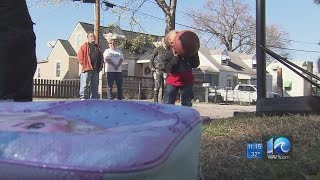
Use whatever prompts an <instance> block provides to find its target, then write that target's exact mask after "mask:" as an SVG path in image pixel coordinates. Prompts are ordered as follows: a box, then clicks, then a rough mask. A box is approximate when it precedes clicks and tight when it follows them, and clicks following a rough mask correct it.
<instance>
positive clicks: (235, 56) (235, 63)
mask: <svg viewBox="0 0 320 180" xmlns="http://www.w3.org/2000/svg"><path fill="white" fill-rule="evenodd" d="M199 51H200V52H201V53H202V54H203V55H204V56H205V57H206V58H207V59H208V60H209V61H210V62H211V63H212V64H213V65H214V66H215V67H216V68H217V69H219V71H229V72H237V73H241V74H251V75H254V74H256V72H255V70H253V69H251V68H250V67H249V66H247V65H246V64H245V63H244V62H243V61H242V59H241V58H240V55H241V54H239V53H234V52H229V51H228V54H229V55H228V56H229V57H230V58H231V61H230V62H229V65H228V66H226V65H221V63H220V60H218V59H215V58H213V56H212V55H216V54H217V53H222V52H223V50H212V49H208V48H205V47H201V48H200V50H199Z"/></svg>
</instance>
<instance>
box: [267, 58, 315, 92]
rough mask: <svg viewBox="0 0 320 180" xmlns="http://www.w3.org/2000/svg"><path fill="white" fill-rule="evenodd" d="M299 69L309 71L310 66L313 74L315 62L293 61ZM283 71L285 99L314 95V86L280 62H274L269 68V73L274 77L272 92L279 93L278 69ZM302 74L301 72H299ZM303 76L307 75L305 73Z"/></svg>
mask: <svg viewBox="0 0 320 180" xmlns="http://www.w3.org/2000/svg"><path fill="white" fill-rule="evenodd" d="M292 62H293V63H294V64H296V65H297V66H299V67H302V68H304V69H307V66H308V64H310V65H309V66H310V67H311V69H310V72H313V70H312V69H313V68H312V66H313V62H310V61H292ZM278 68H281V69H282V84H283V96H284V97H292V96H309V95H311V94H312V86H311V83H309V82H308V81H306V80H305V79H303V78H302V77H300V76H299V75H298V74H296V73H295V72H293V71H292V70H291V69H289V68H288V67H286V66H285V65H283V64H281V63H280V62H278V61H276V60H275V61H273V62H271V63H270V64H269V65H268V66H267V69H266V70H267V71H268V72H269V73H270V74H271V76H272V79H273V81H272V90H273V91H275V92H276V91H277V88H278V87H277V79H278V75H277V74H278V73H277V69H278ZM298 71H299V70H298ZM299 72H301V71H299ZM303 75H305V74H304V73H303Z"/></svg>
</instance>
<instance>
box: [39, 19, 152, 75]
mask: <svg viewBox="0 0 320 180" xmlns="http://www.w3.org/2000/svg"><path fill="white" fill-rule="evenodd" d="M117 28H118V29H119V31H121V33H123V34H124V36H125V37H126V38H128V39H130V38H134V37H136V36H137V35H138V34H141V33H137V32H131V31H125V30H121V29H120V28H119V27H117ZM108 30H109V29H108V27H103V26H101V27H100V37H99V42H100V47H101V49H102V52H104V50H105V49H107V48H108V43H107V41H106V39H105V38H104V36H103V34H105V32H108ZM93 31H94V26H93V24H88V23H84V22H79V23H78V24H77V25H76V27H75V29H74V30H73V31H72V33H71V35H70V37H69V39H68V40H62V39H58V40H57V42H56V43H55V45H54V46H53V47H52V50H51V52H50V54H49V56H48V58H47V60H45V61H39V62H38V67H37V70H36V73H35V75H34V78H35V79H39V78H41V79H53V80H66V79H79V69H80V66H79V64H78V62H77V58H76V56H77V52H78V50H79V48H80V46H81V45H82V44H83V43H84V42H86V41H87V34H88V33H89V32H93ZM152 36H154V35H152ZM154 37H156V38H157V37H158V36H154ZM122 52H123V54H124V57H125V59H124V62H123V65H122V69H123V71H124V74H125V75H128V76H139V77H142V76H143V71H142V66H139V65H137V64H136V60H137V59H138V57H139V56H141V55H132V54H130V53H129V52H128V50H123V49H122ZM101 74H102V73H101Z"/></svg>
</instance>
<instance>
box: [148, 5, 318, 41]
mask: <svg viewBox="0 0 320 180" xmlns="http://www.w3.org/2000/svg"><path fill="white" fill-rule="evenodd" d="M147 1H148V2H150V3H153V4H157V3H155V2H154V1H152V0H147ZM157 5H158V4H157ZM176 11H177V12H179V13H182V14H185V15H188V16H192V17H195V18H198V19H201V20H205V21H210V20H209V19H207V18H204V17H200V16H197V15H194V14H191V13H187V12H184V11H180V10H178V9H176ZM266 36H268V37H273V36H270V35H266ZM279 39H282V40H286V41H290V42H295V43H303V44H312V45H319V43H315V42H306V41H299V40H292V39H286V38H279Z"/></svg>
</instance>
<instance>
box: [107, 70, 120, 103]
mask: <svg viewBox="0 0 320 180" xmlns="http://www.w3.org/2000/svg"><path fill="white" fill-rule="evenodd" d="M114 81H115V82H116V85H117V92H118V99H119V100H121V99H123V95H122V84H123V77H122V72H107V84H108V88H107V96H108V99H109V100H111V99H113V95H112V87H113V82H114Z"/></svg>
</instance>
